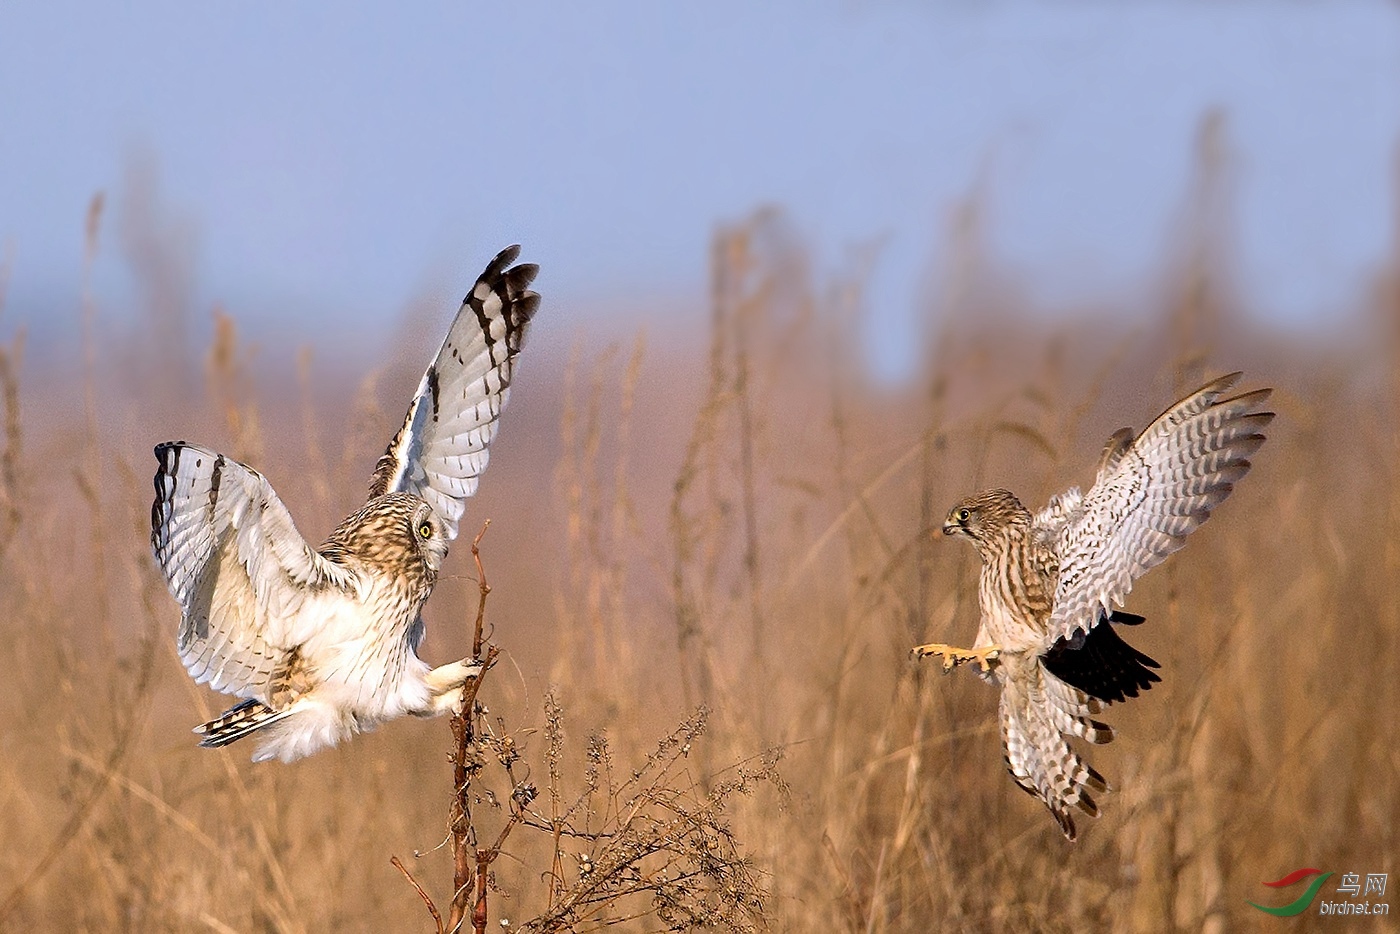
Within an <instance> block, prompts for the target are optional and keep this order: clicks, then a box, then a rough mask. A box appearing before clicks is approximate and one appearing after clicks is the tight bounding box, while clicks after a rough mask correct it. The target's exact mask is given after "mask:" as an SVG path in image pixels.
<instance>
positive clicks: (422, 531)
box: [418, 522, 433, 538]
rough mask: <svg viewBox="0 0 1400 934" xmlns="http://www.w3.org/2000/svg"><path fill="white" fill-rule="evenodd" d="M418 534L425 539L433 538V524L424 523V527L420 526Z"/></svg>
mask: <svg viewBox="0 0 1400 934" xmlns="http://www.w3.org/2000/svg"><path fill="white" fill-rule="evenodd" d="M418 534H419V535H421V536H423V537H424V538H432V537H433V526H432V524H431V523H429V522H424V523H423V524H422V525H420V526H418Z"/></svg>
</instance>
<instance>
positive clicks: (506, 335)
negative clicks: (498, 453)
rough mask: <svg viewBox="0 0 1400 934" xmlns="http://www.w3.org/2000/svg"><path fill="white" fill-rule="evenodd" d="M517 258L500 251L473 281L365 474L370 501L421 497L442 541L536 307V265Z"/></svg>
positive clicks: (470, 489) (450, 531) (492, 426)
mask: <svg viewBox="0 0 1400 934" xmlns="http://www.w3.org/2000/svg"><path fill="white" fill-rule="evenodd" d="M519 255H520V247H519V246H512V247H508V248H506V249H505V250H502V251H501V252H500V253H499V254H498V255H497V256H496V258H495V259H493V260H492V261H491V264H490V265H489V266H487V267H486V271H485V272H483V273H482V274H481V278H479V279H477V280H476V285H474V286H473V287H472V290H471V293H470V294H468V295H467V297H466V299H465V300H464V301H463V302H462V307H461V309H460V310H459V311H458V312H457V317H456V319H455V320H454V321H453V322H452V327H451V328H450V329H449V330H448V332H447V339H446V340H445V341H443V344H442V349H441V350H439V351H438V355H437V357H436V359H434V360H433V363H432V365H431V366H429V367H428V371H427V372H426V373H424V374H423V380H422V382H420V383H419V384H418V392H417V394H416V395H415V396H414V397H413V402H412V403H411V404H410V405H409V407H408V415H407V417H405V419H404V423H403V427H402V428H400V429H399V433H398V434H396V435H395V436H394V440H393V441H391V442H390V443H389V449H388V450H387V451H385V452H384V455H383V456H382V457H381V458H379V463H378V464H377V465H376V466H375V469H374V476H373V477H372V478H371V479H370V498H371V499H373V498H374V497H376V496H382V495H384V494H385V493H392V492H396V491H402V492H407V493H413V494H414V495H416V496H419V497H421V498H422V499H424V500H426V501H427V502H428V503H429V505H431V506H432V507H433V508H434V509H435V510H437V514H438V516H439V517H440V518H441V519H442V522H443V525H444V527H445V529H446V532H447V537H448V538H449V539H452V538H455V537H456V536H457V523H458V521H459V520H460V519H461V518H462V513H463V511H465V509H466V503H465V502H464V501H465V500H466V498H467V497H469V496H471V495H472V494H473V493H475V492H476V484H477V478H478V477H480V476H481V472H482V471H483V470H485V469H486V461H487V458H488V457H489V456H490V451H489V450H488V445H490V443H491V439H492V438H493V437H495V435H496V420H497V418H499V417H500V414H501V410H502V409H503V408H505V404H506V398H507V397H508V396H509V394H510V381H511V375H512V372H513V371H514V369H515V358H516V355H517V354H519V353H520V347H521V345H522V343H523V341H524V339H525V330H526V326H527V325H528V324H529V322H530V318H531V317H532V316H533V315H534V313H535V310H536V309H537V308H539V305H540V297H539V295H537V294H536V293H534V292H532V291H530V290H529V285H530V283H531V282H532V281H533V280H534V278H535V274H536V273H537V272H538V271H539V267H538V266H535V265H534V264H532V263H522V264H521V265H519V266H511V265H510V264H511V263H513V262H515V260H516V258H517V257H518V256H519Z"/></svg>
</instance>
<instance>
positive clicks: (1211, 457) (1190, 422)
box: [1037, 373, 1274, 642]
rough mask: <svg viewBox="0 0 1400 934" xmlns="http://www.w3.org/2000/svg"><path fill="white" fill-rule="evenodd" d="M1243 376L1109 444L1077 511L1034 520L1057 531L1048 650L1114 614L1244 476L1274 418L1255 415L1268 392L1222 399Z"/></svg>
mask: <svg viewBox="0 0 1400 934" xmlns="http://www.w3.org/2000/svg"><path fill="white" fill-rule="evenodd" d="M1240 375H1241V374H1239V373H1231V374H1230V375H1228V376H1222V377H1221V378H1219V379H1217V380H1214V381H1213V382H1210V383H1207V384H1206V385H1205V386H1202V387H1201V388H1200V389H1198V390H1196V391H1195V392H1193V393H1192V394H1191V395H1189V396H1187V397H1186V398H1185V399H1182V400H1181V401H1180V402H1178V403H1176V404H1175V405H1173V406H1172V407H1171V408H1169V409H1167V411H1165V412H1163V413H1162V414H1161V415H1160V416H1158V418H1157V420H1156V421H1154V422H1153V423H1152V424H1151V425H1149V426H1148V427H1147V429H1146V430H1144V431H1143V433H1142V434H1140V435H1138V437H1137V438H1136V439H1135V440H1133V441H1132V442H1131V443H1128V441H1127V439H1126V437H1125V436H1124V435H1123V434H1122V433H1121V432H1120V433H1119V434H1116V435H1114V437H1113V438H1112V439H1110V441H1109V447H1108V448H1107V449H1106V450H1105V456H1104V458H1103V459H1102V462H1101V465H1100V470H1099V476H1098V478H1097V479H1096V481H1095V483H1094V486H1093V488H1092V489H1090V490H1089V492H1088V493H1086V494H1084V496H1083V498H1082V501H1080V502H1077V503H1076V502H1074V500H1075V499H1076V498H1077V496H1076V495H1069V494H1067V496H1068V500H1067V505H1070V507H1071V508H1069V509H1059V510H1055V509H1047V510H1046V511H1043V512H1042V513H1041V514H1040V515H1039V516H1037V521H1038V523H1041V524H1048V525H1050V526H1051V527H1054V526H1056V525H1058V526H1059V528H1058V551H1059V558H1060V571H1059V581H1058V583H1057V585H1056V589H1055V606H1054V610H1053V611H1052V613H1051V618H1050V628H1049V641H1050V642H1053V641H1055V640H1056V639H1061V638H1069V637H1071V636H1073V635H1074V634H1075V633H1076V632H1087V631H1088V630H1089V629H1090V628H1092V627H1093V626H1094V625H1095V624H1096V623H1097V622H1098V621H1099V620H1100V619H1102V618H1103V617H1105V616H1107V615H1108V614H1109V612H1111V610H1112V608H1113V606H1114V605H1115V604H1117V605H1121V604H1122V602H1123V598H1124V597H1126V596H1127V594H1128V591H1129V590H1130V589H1132V585H1133V581H1134V580H1136V579H1137V578H1138V577H1140V576H1141V575H1142V574H1144V573H1145V572H1146V571H1148V570H1149V569H1150V568H1153V567H1156V566H1157V565H1158V564H1160V563H1161V562H1162V561H1163V560H1164V559H1165V558H1166V557H1167V556H1168V555H1170V554H1172V553H1173V552H1175V551H1177V550H1178V549H1179V548H1181V547H1182V545H1184V544H1185V543H1186V536H1187V535H1189V534H1191V533H1192V532H1193V531H1195V530H1196V529H1197V528H1198V527H1199V526H1200V525H1201V523H1203V522H1205V521H1206V520H1207V519H1208V518H1210V513H1211V510H1212V509H1214V508H1215V507H1216V506H1218V505H1220V503H1221V502H1223V501H1224V499H1225V498H1226V497H1227V496H1229V495H1230V492H1231V491H1232V490H1233V489H1234V485H1235V483H1236V482H1238V481H1239V479H1240V478H1241V477H1243V476H1244V475H1245V474H1246V473H1248V472H1249V468H1250V463H1249V456H1250V455H1251V454H1253V453H1254V452H1255V451H1256V450H1258V448H1259V446H1260V445H1261V444H1263V443H1264V436H1263V435H1262V434H1260V431H1261V430H1262V429H1263V428H1264V426H1266V425H1267V424H1268V423H1269V422H1270V421H1271V420H1272V419H1273V417H1274V415H1273V413H1272V412H1260V411H1258V408H1259V406H1260V405H1262V404H1263V402H1264V400H1265V399H1267V398H1268V397H1269V392H1270V390H1268V389H1261V390H1257V391H1255V392H1249V393H1245V394H1243V395H1240V396H1234V397H1232V398H1229V399H1222V398H1221V396H1223V395H1224V394H1225V392H1226V391H1227V390H1228V389H1229V388H1230V387H1231V386H1233V385H1234V384H1235V382H1236V381H1238V380H1239V378H1240ZM1074 493H1075V491H1071V494H1074Z"/></svg>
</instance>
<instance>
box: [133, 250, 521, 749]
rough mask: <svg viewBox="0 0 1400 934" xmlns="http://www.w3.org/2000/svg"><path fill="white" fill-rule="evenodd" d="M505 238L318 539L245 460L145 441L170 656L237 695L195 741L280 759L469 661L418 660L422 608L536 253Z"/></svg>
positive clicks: (373, 720) (451, 681) (438, 704)
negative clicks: (366, 479)
mask: <svg viewBox="0 0 1400 934" xmlns="http://www.w3.org/2000/svg"><path fill="white" fill-rule="evenodd" d="M519 255H520V248H519V247H518V246H512V247H510V248H508V249H506V250H503V251H502V252H501V253H500V255H498V256H497V257H496V258H495V259H493V260H492V261H491V264H490V265H489V266H487V267H486V271H485V272H484V273H482V275H481V278H479V279H478V280H477V281H476V285H475V286H473V287H472V290H471V293H470V294H469V295H467V297H466V299H465V301H463V303H462V307H461V310H460V311H458V312H457V317H456V319H455V320H454V321H453V322H452V326H451V328H450V329H449V330H448V332H447V339H446V340H445V341H444V342H443V345H442V349H441V350H439V351H438V354H437V357H436V358H435V359H434V360H433V363H432V365H431V366H429V367H428V371H427V373H425V374H424V375H423V380H422V382H420V383H419V385H418V392H417V394H416V395H415V396H414V397H413V402H412V403H411V404H410V405H409V407H408V416H407V417H406V418H405V419H404V423H403V427H402V428H400V429H399V432H398V434H396V435H395V436H394V440H393V441H392V442H390V444H389V448H388V450H387V451H385V453H384V455H383V456H382V457H381V458H380V459H379V462H378V464H377V466H376V467H375V469H374V476H373V477H372V478H371V479H370V489H369V501H368V502H366V503H365V505H364V506H362V507H361V508H360V509H358V510H357V511H356V512H355V513H354V514H352V515H351V516H350V517H349V518H347V519H346V520H345V521H344V522H342V523H341V524H340V526H339V527H338V528H337V529H336V530H335V531H334V532H332V533H331V534H330V537H329V538H327V539H326V541H325V542H324V543H323V544H322V545H321V546H320V547H317V548H312V547H311V545H310V544H308V543H307V542H306V541H305V540H304V539H303V538H302V537H301V535H300V534H298V532H297V530H296V527H295V526H294V525H293V524H292V517H291V514H290V513H289V512H288V511H287V508H286V507H285V506H283V505H282V502H281V500H279V499H278V498H277V494H276V493H275V492H273V490H272V486H271V485H270V484H269V483H268V482H267V480H265V479H263V477H262V475H261V474H259V473H257V471H255V470H253V469H251V468H249V467H247V466H245V465H243V464H240V463H238V462H237V461H234V460H231V459H229V458H227V457H224V456H223V455H222V454H217V453H215V452H214V451H210V450H207V449H205V448H201V447H197V446H195V445H193V444H187V443H185V442H183V441H172V442H167V443H165V444H162V445H159V446H158V447H156V449H155V453H156V460H157V461H159V462H160V466H159V467H158V468H157V470H156V475H155V487H156V497H155V503H154V505H153V506H152V507H151V546H152V548H153V549H154V550H155V556H156V560H157V561H158V562H159V563H160V566H161V569H162V570H163V571H164V572H165V578H166V581H167V582H168V583H169V585H170V592H171V593H172V594H174V596H175V599H176V600H177V601H179V603H180V606H181V607H182V608H183V610H184V616H183V618H182V620H181V622H180V633H179V651H180V658H181V660H182V661H183V662H184V663H185V667H186V668H187V669H189V672H190V674H191V675H192V676H193V677H194V679H195V680H196V681H198V682H208V683H209V685H210V686H211V687H213V688H214V689H215V690H218V691H223V692H224V693H226V694H233V695H236V696H238V697H242V698H245V700H244V701H243V702H242V703H240V704H238V705H237V706H236V707H234V708H232V709H231V710H229V711H227V712H226V713H224V714H223V715H222V716H220V717H218V718H217V719H215V720H212V721H210V722H209V723H206V724H204V725H203V726H200V727H198V728H196V730H195V732H196V733H200V734H202V735H203V737H204V739H203V741H202V742H201V743H200V745H202V746H223V745H226V744H228V743H231V742H233V741H234V740H238V739H242V738H243V737H245V736H248V735H251V734H254V733H256V734H257V736H258V738H259V739H260V740H261V741H262V742H261V743H260V745H259V746H258V748H257V752H256V754H255V755H254V756H253V758H254V759H256V760H263V759H271V758H280V759H282V760H283V761H287V762H290V761H291V760H293V759H297V758H300V757H301V756H305V755H309V754H311V753H313V752H315V751H317V750H318V749H321V748H323V747H325V746H331V745H334V744H336V743H337V742H339V741H341V740H343V739H346V738H348V737H350V736H351V735H353V734H354V733H357V732H359V731H361V730H366V729H370V728H372V727H374V726H375V725H376V724H378V723H380V722H381V721H384V720H389V719H392V718H394V717H398V716H401V715H403V714H406V713H408V714H416V715H420V716H431V715H433V714H436V713H441V712H443V711H445V710H447V709H448V708H449V707H450V706H451V704H452V702H453V700H454V699H455V691H456V689H457V688H460V687H461V686H462V684H463V683H464V682H465V681H466V680H467V678H469V677H471V676H473V675H475V674H477V673H478V672H479V671H480V669H479V668H478V667H475V666H474V665H473V664H472V663H471V661H470V660H463V661H458V662H453V663H451V664H448V665H443V666H441V667H438V668H432V669H430V668H429V667H428V665H427V664H426V663H425V662H423V661H422V660H421V659H420V658H419V657H418V646H419V644H420V643H421V642H422V639H423V621H422V618H421V617H420V616H419V611H420V610H421V609H422V607H423V603H424V601H426V600H427V599H428V595H429V594H430V593H431V592H432V589H433V584H434V582H435V581H436V580H437V575H438V573H439V571H440V570H441V569H442V563H443V559H444V558H445V557H446V556H447V548H448V545H449V544H450V543H451V541H452V539H453V538H454V537H455V536H456V535H457V523H458V520H460V519H461V517H462V512H463V510H464V509H465V508H466V504H465V500H466V498H467V497H469V496H471V495H472V494H473V493H475V492H476V484H477V478H478V477H480V476H481V472H482V471H483V470H485V469H486V461H487V457H488V454H489V451H488V446H489V445H490V443H491V439H492V437H494V435H495V433H496V420H497V418H498V417H499V416H500V414H501V409H502V408H504V407H505V404H506V397H507V396H508V395H509V393H510V384H511V376H512V373H513V371H514V368H515V359H516V355H517V354H519V352H520V347H521V344H522V342H523V341H524V338H525V330H526V326H527V325H528V324H529V322H530V319H531V317H532V316H533V315H534V313H535V310H536V309H537V308H538V307H539V303H540V297H539V296H538V295H537V294H535V293H534V292H532V291H530V290H529V286H530V283H531V281H532V280H533V279H534V278H535V274H536V272H537V271H538V267H536V266H534V265H530V264H522V265H519V266H512V265H511V263H513V262H515V259H516V257H517V256H519Z"/></svg>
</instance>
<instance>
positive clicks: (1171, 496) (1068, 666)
mask: <svg viewBox="0 0 1400 934" xmlns="http://www.w3.org/2000/svg"><path fill="white" fill-rule="evenodd" d="M1239 377H1240V374H1239V373H1232V374H1230V375H1229V376H1223V377H1221V378H1220V379H1217V380H1214V381H1213V382H1210V383H1207V384H1206V385H1205V386H1202V387H1201V388H1200V389H1198V390H1196V391H1195V392H1193V393H1191V394H1190V395H1189V396H1187V397H1186V398H1185V399H1182V400H1181V401H1180V402H1178V403H1176V404H1175V405H1173V406H1172V407H1171V408H1169V409H1167V411H1166V412H1164V413H1162V415H1161V416H1159V417H1158V418H1157V420H1156V421H1154V422H1153V423H1152V424H1151V425H1149V426H1148V428H1147V430H1146V431H1144V432H1143V433H1142V434H1140V435H1138V436H1137V437H1136V438H1134V437H1133V432H1132V429H1131V428H1124V429H1122V430H1120V431H1118V432H1116V433H1115V434H1114V435H1113V437H1112V438H1110V439H1109V441H1108V444H1107V445H1106V446H1105V448H1104V451H1103V455H1102V457H1101V458H1100V460H1099V469H1098V473H1097V475H1096V476H1095V478H1094V485H1093V487H1092V488H1090V490H1089V492H1088V493H1085V494H1081V493H1080V492H1079V490H1078V489H1077V488H1075V489H1071V490H1069V491H1067V492H1065V493H1061V494H1060V495H1058V496H1055V497H1052V498H1051V500H1050V503H1049V505H1048V506H1046V507H1045V508H1044V509H1042V510H1041V511H1040V512H1038V513H1035V514H1032V513H1031V512H1030V511H1028V510H1027V509H1026V508H1025V507H1024V506H1022V505H1021V503H1020V502H1019V501H1018V500H1017V499H1016V497H1014V496H1012V495H1011V494H1010V493H1008V492H1006V491H1005V490H990V491H987V492H984V493H978V494H977V495H976V496H972V497H969V498H968V499H965V500H963V501H962V502H960V503H958V504H957V505H956V506H954V507H953V509H952V511H951V512H949V513H948V519H947V521H946V522H945V523H944V525H943V533H944V534H945V535H958V536H962V537H964V538H967V539H969V540H971V542H972V544H973V545H974V546H976V548H977V551H978V553H979V554H980V555H981V557H982V573H981V577H980V579H979V582H978V586H977V599H978V603H979V604H980V607H981V613H982V625H981V628H980V629H979V630H978V633H977V641H976V643H975V648H973V649H970V650H969V649H955V648H952V647H950V646H946V645H939V644H935V645H923V646H919V647H917V648H916V649H915V650H914V652H915V653H916V654H917V655H918V656H920V657H923V656H927V655H940V656H942V657H943V660H944V661H943V667H944V669H945V670H946V669H951V668H953V667H954V666H956V665H959V664H961V663H963V662H966V661H972V660H976V661H977V662H978V664H979V665H980V667H981V669H982V671H983V672H984V676H985V677H986V678H988V679H989V680H990V681H992V682H993V683H994V684H997V685H999V686H1000V687H1001V737H1002V743H1003V745H1004V747H1005V752H1006V764H1007V767H1008V768H1009V769H1010V770H1011V776H1012V778H1014V779H1015V780H1016V784H1018V785H1020V786H1021V787H1022V788H1024V789H1025V790H1026V791H1028V792H1030V793H1031V794H1033V795H1036V796H1037V797H1039V798H1040V799H1041V800H1042V801H1044V802H1045V805H1046V807H1048V808H1049V809H1050V813H1052V814H1053V815H1054V816H1055V820H1056V822H1058V823H1059V825H1060V829H1061V830H1062V831H1064V834H1065V836H1066V837H1068V838H1069V839H1071V840H1073V839H1074V835H1075V828H1074V819H1073V817H1072V816H1071V815H1072V812H1071V810H1070V808H1071V806H1073V807H1075V808H1078V809H1079V810H1080V811H1083V812H1084V813H1085V814H1089V815H1091V816H1095V817H1097V816H1098V808H1097V806H1096V805H1095V804H1094V799H1093V798H1092V797H1091V796H1090V791H1105V790H1107V788H1108V786H1107V783H1106V782H1105V781H1104V779H1103V777H1102V776H1101V775H1099V773H1098V772H1096V771H1094V769H1093V768H1092V767H1090V766H1089V765H1088V763H1086V762H1085V761H1084V760H1083V759H1081V758H1080V757H1079V755H1078V754H1077V753H1075V751H1074V750H1072V749H1071V748H1070V747H1069V744H1068V743H1067V742H1066V740H1065V737H1066V736H1067V735H1072V736H1078V737H1081V738H1083V739H1086V740H1088V741H1089V742H1091V743H1106V742H1108V741H1109V740H1111V739H1112V738H1113V733H1112V731H1111V730H1110V729H1109V728H1108V727H1107V726H1106V725H1104V724H1102V723H1100V722H1098V721H1097V720H1093V719H1091V715H1092V714H1095V713H1098V711H1099V710H1100V709H1101V706H1102V705H1103V704H1108V703H1112V702H1114V701H1121V700H1123V699H1124V698H1127V697H1136V696H1137V694H1138V692H1139V691H1140V690H1146V689H1148V688H1150V687H1151V686H1152V684H1153V683H1154V682H1156V681H1158V680H1160V679H1159V678H1158V677H1157V675H1156V674H1154V673H1153V671H1152V669H1154V668H1157V667H1158V665H1157V663H1156V662H1155V661H1153V660H1152V659H1150V658H1148V657H1147V656H1146V655H1143V654H1142V653H1140V652H1138V651H1137V650H1136V649H1134V648H1132V647H1131V646H1129V645H1128V644H1127V643H1126V642H1124V641H1123V640H1122V639H1121V638H1120V637H1119V636H1118V634H1117V633H1116V632H1115V631H1114V629H1113V625H1112V624H1114V623H1122V624H1126V625H1135V624H1137V623H1141V622H1142V617H1140V616H1131V615H1129V614H1127V613H1122V612H1115V610H1114V606H1115V605H1120V606H1121V605H1122V602H1123V599H1124V597H1126V596H1127V594H1128V591H1129V590H1130V589H1131V588H1132V586H1133V581H1134V580H1135V579H1136V578H1138V577H1140V576H1141V575H1142V574H1143V573H1145V572H1146V571H1147V570H1149V569H1150V568H1153V567H1155V566H1157V565H1158V564H1160V563H1161V562H1162V561H1163V560H1164V559H1165V558H1166V557H1167V556H1168V555H1170V554H1171V553H1172V552H1174V551H1176V550H1177V549H1179V548H1181V546H1182V545H1184V544H1185V543H1186V536H1187V535H1189V534H1191V532H1193V531H1195V529H1196V528H1197V527H1199V526H1200V525H1201V523H1203V522H1205V521H1206V520H1207V519H1208V518H1210V513H1211V510H1212V509H1214V508H1215V507H1216V506H1219V505H1220V503H1221V502H1223V501H1224V499H1225V498H1226V497H1227V496H1229V495H1230V492H1231V490H1233V489H1234V484H1235V483H1236V482H1238V481H1239V479H1240V478H1241V477H1243V476H1244V475H1245V474H1246V473H1248V472H1249V467H1250V464H1249V457H1250V455H1252V454H1253V453H1254V452H1255V451H1256V450H1258V448H1259V446H1260V445H1261V444H1263V443H1264V436H1263V435H1262V434H1260V431H1261V430H1262V429H1263V428H1264V426H1266V425H1268V424H1269V422H1270V421H1271V420H1272V419H1273V417H1274V416H1273V413H1272V412H1261V411H1259V410H1258V409H1259V407H1260V406H1261V405H1262V404H1263V403H1264V401H1265V400H1266V399H1267V398H1268V397H1269V390H1268V389H1260V390H1257V391H1255V392H1248V393H1245V394H1243V395H1239V396H1234V397H1232V398H1228V399H1222V398H1221V397H1222V396H1223V395H1224V394H1225V393H1226V392H1227V391H1228V390H1229V388H1230V387H1231V386H1233V385H1234V384H1235V382H1236V381H1237V380H1238V379H1239Z"/></svg>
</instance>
